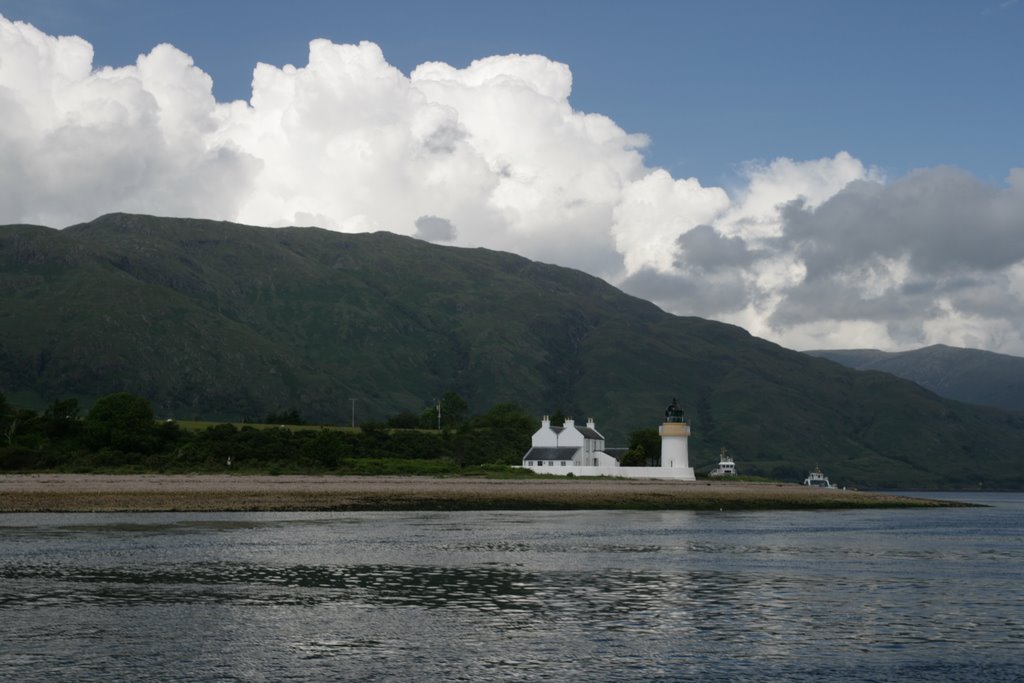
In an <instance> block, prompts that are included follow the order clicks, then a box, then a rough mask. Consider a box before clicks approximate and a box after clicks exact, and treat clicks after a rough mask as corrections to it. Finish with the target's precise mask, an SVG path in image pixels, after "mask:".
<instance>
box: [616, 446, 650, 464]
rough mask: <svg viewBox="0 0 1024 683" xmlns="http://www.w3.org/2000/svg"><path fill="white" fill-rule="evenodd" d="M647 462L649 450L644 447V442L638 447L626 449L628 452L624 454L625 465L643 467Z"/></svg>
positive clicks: (623, 462) (623, 461)
mask: <svg viewBox="0 0 1024 683" xmlns="http://www.w3.org/2000/svg"><path fill="white" fill-rule="evenodd" d="M646 464H647V450H646V449H645V448H644V445H643V444H642V443H638V444H637V445H636V447H634V448H630V449H629V450H628V451H626V454H625V455H624V456H622V466H623V467H643V466H644V465H646Z"/></svg>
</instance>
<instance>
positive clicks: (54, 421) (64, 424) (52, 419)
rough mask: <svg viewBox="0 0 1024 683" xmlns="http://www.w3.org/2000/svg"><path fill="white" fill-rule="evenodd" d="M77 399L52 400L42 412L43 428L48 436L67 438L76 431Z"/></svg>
mask: <svg viewBox="0 0 1024 683" xmlns="http://www.w3.org/2000/svg"><path fill="white" fill-rule="evenodd" d="M78 411H79V409H78V399H77V398H69V399H66V400H64V401H61V400H60V399H56V400H54V402H53V403H51V404H50V406H49V407H48V408H47V409H46V410H45V411H44V412H43V428H44V429H45V430H46V434H47V435H48V436H67V435H69V434H73V433H74V432H75V431H77V428H78V426H79V424H78Z"/></svg>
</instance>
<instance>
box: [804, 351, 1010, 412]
mask: <svg viewBox="0 0 1024 683" xmlns="http://www.w3.org/2000/svg"><path fill="white" fill-rule="evenodd" d="M807 353H809V354H811V355H813V356H817V357H819V358H827V359H829V360H831V361H835V362H836V363H840V364H842V365H845V366H846V367H849V368H854V369H855V370H878V371H880V372H888V373H891V374H893V375H896V376H897V377H902V378H903V379H909V380H910V381H911V382H916V383H917V384H920V385H921V386H923V387H925V388H926V389H929V390H930V391H934V392H935V393H936V394H938V395H939V396H944V397H946V398H951V399H954V400H956V401H963V402H964V403H977V404H978V405H983V406H992V407H995V408H1002V409H1004V410H1011V411H1016V412H1024V358H1018V357H1017V356H1007V355H1005V354H1001V353H992V352H991V351H979V350H977V349H958V348H954V347H952V346H944V345H942V344H936V345H934V346H927V347H925V348H923V349H915V350H913V351H902V352H898V353H892V352H887V351H878V350H876V349H848V350H832V351H808V352H807Z"/></svg>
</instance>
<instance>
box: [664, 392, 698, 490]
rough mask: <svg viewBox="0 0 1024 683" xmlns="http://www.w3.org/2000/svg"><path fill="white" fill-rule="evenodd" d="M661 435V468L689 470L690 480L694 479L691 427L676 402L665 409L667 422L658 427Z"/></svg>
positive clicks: (673, 400) (680, 470)
mask: <svg viewBox="0 0 1024 683" xmlns="http://www.w3.org/2000/svg"><path fill="white" fill-rule="evenodd" d="M658 434H660V435H661V466H662V468H668V469H671V470H675V471H679V472H680V473H683V472H685V471H687V470H689V477H687V478H688V479H691V480H692V479H694V478H695V477H694V474H693V468H692V467H690V449H689V445H688V443H687V441H688V439H689V438H690V425H689V424H687V423H686V420H685V418H684V417H683V409H682V408H680V407H679V404H678V403H676V400H675V399H674V398H673V399H672V404H671V405H670V406H669V407H668V408H666V409H665V421H664V422H662V423H661V426H660V427H658Z"/></svg>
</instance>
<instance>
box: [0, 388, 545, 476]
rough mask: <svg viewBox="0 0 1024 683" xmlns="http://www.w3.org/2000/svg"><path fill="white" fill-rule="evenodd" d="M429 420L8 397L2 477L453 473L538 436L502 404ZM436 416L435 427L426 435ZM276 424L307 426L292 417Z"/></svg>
mask: <svg viewBox="0 0 1024 683" xmlns="http://www.w3.org/2000/svg"><path fill="white" fill-rule="evenodd" d="M439 402H440V403H441V429H439V430H438V429H435V428H434V427H436V425H437V424H438V420H437V405H436V403H435V404H434V405H432V406H430V407H429V408H427V409H425V410H424V411H423V413H422V414H421V415H418V416H417V415H413V417H414V418H415V419H416V422H415V424H412V421H411V420H410V419H409V416H408V415H407V414H400V415H398V416H395V417H394V418H392V419H390V420H388V421H387V422H386V423H366V424H363V425H361V427H360V428H359V429H355V430H349V429H332V428H326V427H325V428H322V429H319V430H318V429H308V428H307V429H302V430H297V429H289V428H287V427H270V428H266V427H262V428H257V427H256V425H250V424H243V425H242V426H241V427H238V426H235V425H233V424H219V425H213V426H210V427H207V428H204V429H198V430H190V429H184V428H182V427H181V426H180V425H179V424H178V423H177V422H174V421H170V420H168V421H165V422H157V421H156V420H155V419H154V414H153V409H152V406H151V405H150V404H149V402H148V401H147V400H146V399H144V398H142V397H139V396H135V395H132V394H127V393H118V394H111V395H109V396H105V397H103V398H101V399H99V400H98V401H96V403H95V404H94V405H93V406H92V407H91V408H90V409H89V410H88V411H87V412H86V413H85V414H84V415H82V414H81V410H80V408H79V404H78V401H77V400H76V399H64V400H56V401H54V402H53V403H52V404H51V405H50V406H48V407H47V408H46V409H45V410H44V411H43V412H41V413H37V412H35V411H32V410H27V409H19V408H16V407H14V406H12V405H11V404H10V403H8V401H7V399H6V398H5V397H4V395H3V394H0V470H2V471H67V472H93V471H97V472H99V471H102V472H224V471H237V472H246V473H256V472H269V473H276V472H280V473H338V474H347V473H353V474H375V473H380V474H403V473H404V474H416V473H422V474H444V473H460V472H461V473H465V472H466V470H467V469H470V468H481V467H482V468H485V469H486V468H488V467H490V468H492V469H498V470H500V469H504V468H506V467H507V466H508V465H515V464H519V463H520V461H521V459H522V456H523V453H525V452H526V451H527V450H528V449H529V447H530V435H531V434H532V433H533V431H534V430H535V429H536V425H535V424H534V420H533V418H531V417H530V415H529V414H527V413H526V412H525V411H523V410H522V409H520V408H519V407H517V406H515V405H511V404H499V405H496V406H494V407H492V408H491V409H490V410H488V411H487V412H485V413H483V414H481V415H475V416H471V415H470V414H469V409H468V405H467V404H466V402H465V401H464V400H463V399H461V397H458V395H457V394H454V393H451V394H446V395H445V396H444V397H443V398H442V399H441V401H439ZM427 417H429V418H430V420H429V422H430V425H429V426H428V427H427V428H423V425H424V424H426V423H427ZM265 422H266V423H268V424H271V425H285V424H288V425H295V424H304V423H305V421H304V420H303V419H302V418H301V416H300V415H299V414H298V411H296V410H294V409H292V410H289V411H285V412H283V413H277V414H271V415H268V416H267V418H266V420H265Z"/></svg>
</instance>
